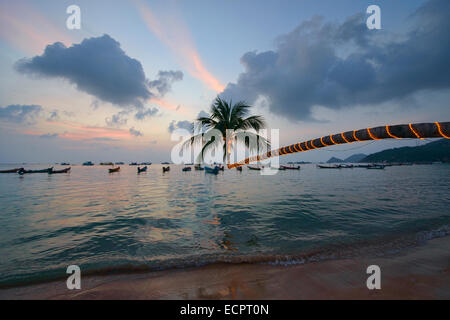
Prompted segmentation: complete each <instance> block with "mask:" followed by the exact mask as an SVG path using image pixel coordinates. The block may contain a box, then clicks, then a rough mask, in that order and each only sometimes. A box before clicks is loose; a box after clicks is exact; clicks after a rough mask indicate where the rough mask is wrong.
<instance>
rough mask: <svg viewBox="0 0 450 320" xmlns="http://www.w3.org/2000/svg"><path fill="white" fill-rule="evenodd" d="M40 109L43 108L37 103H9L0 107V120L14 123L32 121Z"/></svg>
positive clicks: (38, 114)
mask: <svg viewBox="0 0 450 320" xmlns="http://www.w3.org/2000/svg"><path fill="white" fill-rule="evenodd" d="M42 111H43V108H42V107H41V106H38V105H18V104H14V105H9V106H6V107H4V108H2V107H0V120H5V121H11V122H15V123H26V122H33V121H34V120H35V119H36V118H37V117H38V116H40V114H41V112H42Z"/></svg>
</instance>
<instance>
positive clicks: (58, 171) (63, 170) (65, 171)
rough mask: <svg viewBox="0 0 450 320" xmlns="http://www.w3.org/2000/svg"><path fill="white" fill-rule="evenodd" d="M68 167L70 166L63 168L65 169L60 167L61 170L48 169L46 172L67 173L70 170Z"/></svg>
mask: <svg viewBox="0 0 450 320" xmlns="http://www.w3.org/2000/svg"><path fill="white" fill-rule="evenodd" d="M70 169H71V168H65V169H62V170H53V169H52V170H50V171H49V172H48V174H55V173H68V172H70Z"/></svg>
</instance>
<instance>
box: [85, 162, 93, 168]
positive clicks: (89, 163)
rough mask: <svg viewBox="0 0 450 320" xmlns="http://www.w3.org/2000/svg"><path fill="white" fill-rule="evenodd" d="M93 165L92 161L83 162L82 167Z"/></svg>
mask: <svg viewBox="0 0 450 320" xmlns="http://www.w3.org/2000/svg"><path fill="white" fill-rule="evenodd" d="M93 165H94V163H93V162H92V161H86V162H83V166H86V167H92V166H93Z"/></svg>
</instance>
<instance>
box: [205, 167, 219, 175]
mask: <svg viewBox="0 0 450 320" xmlns="http://www.w3.org/2000/svg"><path fill="white" fill-rule="evenodd" d="M219 170H220V167H218V166H215V167H214V168H211V167H205V173H212V174H218V173H219Z"/></svg>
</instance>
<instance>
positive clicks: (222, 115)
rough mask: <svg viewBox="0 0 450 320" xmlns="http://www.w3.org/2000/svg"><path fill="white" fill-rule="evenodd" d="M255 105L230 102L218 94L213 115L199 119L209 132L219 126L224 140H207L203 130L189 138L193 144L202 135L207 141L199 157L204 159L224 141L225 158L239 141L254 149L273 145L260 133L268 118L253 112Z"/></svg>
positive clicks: (203, 142)
mask: <svg viewBox="0 0 450 320" xmlns="http://www.w3.org/2000/svg"><path fill="white" fill-rule="evenodd" d="M251 108H252V107H251V106H249V105H247V104H246V103H245V102H243V101H241V102H238V103H235V104H233V103H232V101H231V100H230V101H229V102H227V101H225V100H223V99H221V98H220V97H217V98H216V99H215V100H214V102H213V104H212V105H211V108H210V111H209V113H210V114H209V117H199V118H198V119H197V121H198V122H199V124H200V125H201V127H202V128H203V130H204V131H205V132H206V133H207V132H208V131H209V130H212V129H216V130H219V131H220V132H221V133H222V136H223V140H222V141H215V140H214V139H211V140H209V141H207V142H206V141H205V139H204V138H202V134H201V133H200V134H194V135H193V136H192V138H191V139H190V141H189V142H190V144H194V142H195V141H199V140H197V139H201V140H200V141H201V142H202V145H203V147H202V150H201V153H200V154H199V155H198V160H199V161H203V159H204V154H205V152H207V151H208V150H210V149H212V148H213V147H217V146H220V145H221V144H222V146H223V154H224V157H223V158H224V161H225V159H226V158H227V160H229V157H230V153H231V150H232V149H233V145H235V144H236V143H237V141H243V142H244V143H245V146H246V147H247V148H248V149H249V150H250V151H254V150H256V151H259V150H260V149H263V148H265V149H268V148H270V142H269V141H268V140H267V139H266V138H264V137H263V136H261V135H259V133H258V132H259V130H261V129H263V128H265V126H266V122H265V120H264V118H263V117H262V116H258V115H252V116H249V112H250V109H251ZM227 130H232V134H231V136H230V135H229V136H228V137H227ZM255 132H256V133H255ZM227 139H228V142H227ZM240 139H241V140H240ZM227 145H228V148H227Z"/></svg>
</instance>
